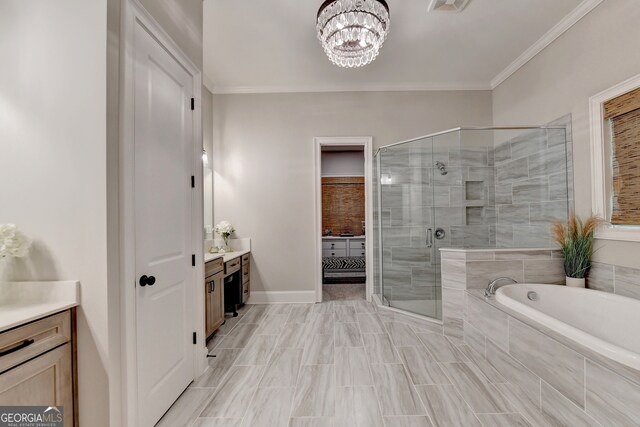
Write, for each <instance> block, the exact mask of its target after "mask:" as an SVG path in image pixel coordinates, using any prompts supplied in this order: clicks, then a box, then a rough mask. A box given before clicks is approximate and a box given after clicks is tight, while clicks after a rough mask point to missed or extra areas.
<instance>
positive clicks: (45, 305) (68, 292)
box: [0, 281, 80, 332]
mask: <svg viewBox="0 0 640 427" xmlns="http://www.w3.org/2000/svg"><path fill="white" fill-rule="evenodd" d="M79 303H80V282H78V281H56V282H0V332H4V331H6V330H8V329H11V328H15V327H16V326H20V325H24V324H25V323H29V322H32V321H34V320H38V319H42V318H43V317H47V316H49V315H52V314H55V313H59V312H61V311H64V310H68V309H70V308H72V307H76V306H77V305H79Z"/></svg>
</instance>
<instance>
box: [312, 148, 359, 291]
mask: <svg viewBox="0 0 640 427" xmlns="http://www.w3.org/2000/svg"><path fill="white" fill-rule="evenodd" d="M370 142H371V139H370V138H316V145H317V146H316V156H317V162H316V169H317V170H316V184H317V186H316V196H317V202H318V209H317V211H318V212H317V225H318V227H317V229H316V233H317V240H318V242H319V247H318V254H319V257H318V263H319V269H318V270H319V277H318V284H319V289H316V293H317V294H318V295H317V297H318V298H317V300H318V301H332V300H365V299H368V297H369V295H370V292H368V289H367V288H368V282H369V280H368V279H369V277H371V276H370V274H368V273H369V271H370V267H371V266H370V263H369V262H368V256H367V255H368V254H369V253H370V250H369V249H370V248H369V246H370V245H369V244H368V241H367V237H368V236H370V233H367V230H368V227H369V226H370V224H371V223H370V221H368V216H369V214H370V213H371V209H368V206H367V203H368V202H370V199H371V198H370V197H369V195H370V191H369V184H370V183H369V179H368V178H369V177H370V176H371V174H370V173H368V172H367V171H368V170H370V168H371V167H370V165H371V148H370V147H371V145H370ZM367 154H369V155H367Z"/></svg>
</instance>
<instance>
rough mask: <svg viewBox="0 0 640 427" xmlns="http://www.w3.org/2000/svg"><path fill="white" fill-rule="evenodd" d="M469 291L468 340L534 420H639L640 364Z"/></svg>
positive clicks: (594, 422) (614, 423)
mask: <svg viewBox="0 0 640 427" xmlns="http://www.w3.org/2000/svg"><path fill="white" fill-rule="evenodd" d="M516 286H517V285H516ZM465 298H466V312H465V318H464V342H465V344H466V345H467V346H469V347H470V348H471V349H473V352H474V353H475V354H476V355H477V357H478V358H479V360H476V363H477V364H478V366H479V367H480V368H481V369H483V372H484V373H485V375H487V376H488V377H491V378H493V381H495V383H496V387H498V389H499V390H500V392H501V393H503V394H504V395H505V396H507V397H508V398H510V399H511V401H512V402H514V403H515V404H516V405H517V408H518V410H519V411H520V412H521V413H522V414H523V415H524V416H525V418H526V419H527V421H528V422H529V423H530V424H531V425H534V426H538V425H553V426H556V425H561V426H603V427H608V426H637V425H640V371H636V370H634V369H631V368H628V367H625V366H622V365H620V364H618V363H617V362H614V361H612V360H610V359H606V358H604V357H602V356H601V355H600V354H598V353H595V352H593V351H592V350H590V349H589V348H586V347H584V346H583V345H581V344H579V343H577V342H575V341H573V340H570V339H568V338H566V337H564V336H563V335H560V334H558V333H557V332H555V331H553V330H551V329H549V328H546V327H545V326H542V325H541V324H538V323H536V322H534V321H532V320H531V319H529V318H527V317H525V316H523V315H522V314H520V313H518V312H516V311H513V310H510V309H508V308H507V307H505V306H503V305H501V304H499V303H498V302H496V301H495V299H493V298H491V299H486V298H484V296H483V291H482V290H480V289H471V290H468V291H467V292H466V295H465ZM633 327H636V325H633ZM629 332H630V333H634V332H633V330H632V329H631V328H630V331H629Z"/></svg>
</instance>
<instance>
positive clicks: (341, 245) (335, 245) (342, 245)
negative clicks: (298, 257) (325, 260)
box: [322, 240, 347, 249]
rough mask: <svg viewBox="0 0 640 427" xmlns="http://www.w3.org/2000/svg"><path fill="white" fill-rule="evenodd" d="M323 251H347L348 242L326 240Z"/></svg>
mask: <svg viewBox="0 0 640 427" xmlns="http://www.w3.org/2000/svg"><path fill="white" fill-rule="evenodd" d="M322 249H347V241H346V240H328V241H327V240H324V241H323V242H322Z"/></svg>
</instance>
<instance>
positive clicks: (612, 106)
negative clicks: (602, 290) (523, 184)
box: [590, 75, 640, 241]
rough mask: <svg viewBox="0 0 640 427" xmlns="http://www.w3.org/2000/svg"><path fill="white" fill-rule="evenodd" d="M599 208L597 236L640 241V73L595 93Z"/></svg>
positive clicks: (594, 166) (594, 152) (594, 172)
mask: <svg viewBox="0 0 640 427" xmlns="http://www.w3.org/2000/svg"><path fill="white" fill-rule="evenodd" d="M590 107H591V153H592V158H593V163H592V177H593V185H592V187H593V210H594V212H595V213H597V214H599V215H600V216H602V217H604V218H605V220H606V221H607V223H608V226H607V227H605V228H604V229H603V230H601V231H600V232H599V233H598V234H597V237H599V238H604V239H613V240H631V241H640V75H638V76H636V77H634V78H632V79H629V80H627V81H626V82H623V83H621V84H619V85H617V86H615V87H613V88H611V89H608V90H606V91H604V92H602V93H600V94H598V95H596V96H594V97H592V98H591V105H590Z"/></svg>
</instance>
